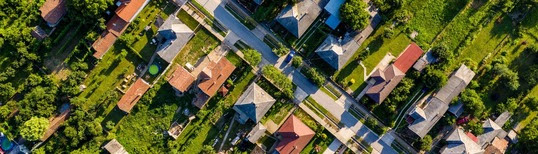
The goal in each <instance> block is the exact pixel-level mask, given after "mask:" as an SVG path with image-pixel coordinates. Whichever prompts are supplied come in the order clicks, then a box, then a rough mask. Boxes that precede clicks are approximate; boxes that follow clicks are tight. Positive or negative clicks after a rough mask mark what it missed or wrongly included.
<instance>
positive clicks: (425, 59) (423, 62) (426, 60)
mask: <svg viewBox="0 0 538 154" xmlns="http://www.w3.org/2000/svg"><path fill="white" fill-rule="evenodd" d="M435 62H437V58H435V56H433V52H431V51H428V52H426V54H424V56H422V57H420V59H418V60H417V62H416V63H415V65H413V68H414V69H415V70H417V71H422V70H423V69H424V68H426V66H427V65H428V64H432V63H435Z"/></svg>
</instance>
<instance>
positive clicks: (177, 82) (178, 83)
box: [167, 64, 195, 92]
mask: <svg viewBox="0 0 538 154" xmlns="http://www.w3.org/2000/svg"><path fill="white" fill-rule="evenodd" d="M175 67H176V69H175V70H174V72H173V73H172V74H170V76H168V77H167V80H168V83H170V85H172V87H174V88H176V89H177V90H178V91H181V92H185V91H187V89H188V88H189V86H190V85H191V84H192V83H193V82H194V79H195V78H194V76H192V74H191V73H189V71H187V70H186V69H185V68H183V67H182V66H179V65H178V64H175Z"/></svg>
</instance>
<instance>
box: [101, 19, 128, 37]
mask: <svg viewBox="0 0 538 154" xmlns="http://www.w3.org/2000/svg"><path fill="white" fill-rule="evenodd" d="M127 26H129V22H127V21H125V20H123V19H121V18H120V17H118V16H113V17H112V18H110V20H109V21H108V22H107V23H106V30H107V31H109V32H110V33H113V34H114V35H116V36H117V37H119V36H120V35H121V34H122V33H123V31H125V29H127Z"/></svg>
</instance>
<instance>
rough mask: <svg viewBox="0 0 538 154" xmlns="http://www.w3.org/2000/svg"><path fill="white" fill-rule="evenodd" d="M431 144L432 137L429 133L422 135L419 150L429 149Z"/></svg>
mask: <svg viewBox="0 0 538 154" xmlns="http://www.w3.org/2000/svg"><path fill="white" fill-rule="evenodd" d="M431 144H432V137H431V136H430V135H426V136H424V138H422V140H420V150H423V151H430V149H431Z"/></svg>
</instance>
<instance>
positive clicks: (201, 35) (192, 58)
mask: <svg viewBox="0 0 538 154" xmlns="http://www.w3.org/2000/svg"><path fill="white" fill-rule="evenodd" d="M219 44H220V41H219V40H218V39H217V38H216V37H215V36H213V34H211V33H210V32H209V31H208V30H206V29H205V28H200V29H198V30H196V32H195V34H194V37H192V39H191V40H190V41H189V42H188V43H187V44H186V45H185V46H184V47H183V49H181V51H180V52H179V54H178V55H177V57H176V59H175V60H174V62H176V63H179V64H180V65H185V64H186V63H190V64H192V65H194V64H196V61H198V59H199V58H200V57H202V56H205V55H207V53H209V52H211V51H213V49H215V47H217V46H218V45H219Z"/></svg>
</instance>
